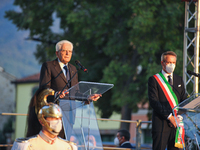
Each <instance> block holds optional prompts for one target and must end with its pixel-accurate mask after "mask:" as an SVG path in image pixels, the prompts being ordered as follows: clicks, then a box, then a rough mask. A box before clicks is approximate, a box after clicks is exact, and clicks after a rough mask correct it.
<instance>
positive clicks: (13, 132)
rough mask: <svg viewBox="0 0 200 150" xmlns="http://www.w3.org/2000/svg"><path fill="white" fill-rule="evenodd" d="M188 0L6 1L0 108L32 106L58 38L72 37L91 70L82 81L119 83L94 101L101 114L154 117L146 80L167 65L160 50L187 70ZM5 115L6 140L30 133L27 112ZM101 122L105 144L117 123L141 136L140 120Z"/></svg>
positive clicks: (1, 137)
mask: <svg viewBox="0 0 200 150" xmlns="http://www.w3.org/2000/svg"><path fill="white" fill-rule="evenodd" d="M184 6H185V3H184V2H182V1H181V0H180V1H167V0H109V1H106V0H101V1H95V0H81V1H80V0H52V1H48V0H34V1H28V0H1V3H0V17H1V19H0V35H1V36H0V46H1V49H0V81H1V83H2V84H1V87H0V91H1V93H2V96H1V98H0V101H1V106H0V112H17V113H23V114H26V113H27V109H28V104H29V101H30V99H31V97H32V96H33V94H34V92H35V91H36V90H37V89H38V82H39V72H40V67H41V64H42V63H43V62H45V61H48V60H53V59H54V58H56V55H55V44H56V42H58V41H60V40H62V39H66V40H69V41H71V42H72V43H73V44H74V51H73V56H72V60H71V63H72V64H73V65H75V63H74V61H75V60H77V59H78V60H80V62H81V63H82V64H83V65H84V66H85V67H86V68H87V69H88V73H87V74H86V73H84V72H81V71H79V81H90V82H102V83H110V84H114V87H113V88H112V89H111V90H110V91H108V92H107V93H105V94H104V95H103V97H102V98H100V99H99V100H98V101H97V102H95V103H94V105H95V111H96V114H97V118H110V119H119V120H120V119H122V120H132V121H136V120H141V121H151V108H149V104H148V97H147V81H148V78H149V77H150V76H151V75H153V74H155V73H157V72H159V71H160V70H161V65H160V56H161V54H162V53H163V52H165V51H168V50H172V51H174V52H176V53H177V55H178V60H177V66H176V70H175V73H176V74H178V75H180V76H182V74H183V71H182V68H183V66H182V64H183V36H184V34H183V33H184V11H185V10H184ZM0 118H1V124H0V143H2V144H5V143H12V142H13V140H14V139H15V138H18V137H24V132H25V129H26V116H17V117H14V116H0ZM98 125H99V129H100V133H101V138H102V141H103V143H104V144H105V145H114V142H113V140H114V138H115V136H116V133H117V131H118V130H119V129H127V130H129V131H130V133H131V140H130V141H131V143H132V144H135V142H136V123H124V122H121V123H120V122H114V123H113V122H107V121H98ZM141 129H142V133H141V143H142V144H147V145H148V146H151V142H152V139H151V132H150V130H151V124H150V123H149V124H148V123H147V124H143V125H142V126H141ZM148 146H147V147H148ZM0 149H3V148H0Z"/></svg>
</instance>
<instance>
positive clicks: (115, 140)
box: [114, 137, 119, 146]
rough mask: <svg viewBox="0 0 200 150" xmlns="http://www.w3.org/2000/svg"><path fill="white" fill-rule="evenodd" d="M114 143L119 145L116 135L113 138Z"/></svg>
mask: <svg viewBox="0 0 200 150" xmlns="http://www.w3.org/2000/svg"><path fill="white" fill-rule="evenodd" d="M114 144H115V145H116V146H119V139H118V138H117V137H115V139H114Z"/></svg>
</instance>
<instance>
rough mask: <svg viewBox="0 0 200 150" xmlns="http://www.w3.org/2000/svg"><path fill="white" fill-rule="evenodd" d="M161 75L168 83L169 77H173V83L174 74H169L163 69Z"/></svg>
mask: <svg viewBox="0 0 200 150" xmlns="http://www.w3.org/2000/svg"><path fill="white" fill-rule="evenodd" d="M161 73H162V74H163V75H164V77H165V78H166V80H167V81H168V76H169V75H171V79H172V82H173V73H170V74H168V73H166V72H165V71H164V70H163V69H162V71H161Z"/></svg>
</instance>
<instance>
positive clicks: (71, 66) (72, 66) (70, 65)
mask: <svg viewBox="0 0 200 150" xmlns="http://www.w3.org/2000/svg"><path fill="white" fill-rule="evenodd" d="M68 65H69V67H70V68H73V69H76V67H75V66H74V65H72V64H70V63H68Z"/></svg>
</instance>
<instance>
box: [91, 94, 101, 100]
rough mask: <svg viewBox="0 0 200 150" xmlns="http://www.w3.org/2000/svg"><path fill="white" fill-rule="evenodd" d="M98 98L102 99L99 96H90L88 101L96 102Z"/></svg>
mask: <svg viewBox="0 0 200 150" xmlns="http://www.w3.org/2000/svg"><path fill="white" fill-rule="evenodd" d="M100 97H102V95H101V94H92V95H90V96H89V97H88V100H92V101H97V100H98V99H99V98H100Z"/></svg>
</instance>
